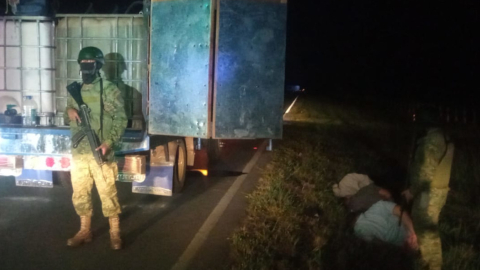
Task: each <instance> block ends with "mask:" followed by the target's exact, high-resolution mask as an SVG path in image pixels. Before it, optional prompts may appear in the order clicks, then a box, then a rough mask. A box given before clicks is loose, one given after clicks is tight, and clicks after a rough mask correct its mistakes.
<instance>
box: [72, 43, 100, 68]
mask: <svg viewBox="0 0 480 270" xmlns="http://www.w3.org/2000/svg"><path fill="white" fill-rule="evenodd" d="M82 60H96V62H97V63H99V64H100V65H99V66H98V68H100V67H101V66H102V65H103V64H105V58H104V57H103V53H102V51H101V50H100V49H99V48H97V47H85V48H83V49H81V50H80V52H79V53H78V59H77V61H78V63H79V64H80V62H81V61H82Z"/></svg>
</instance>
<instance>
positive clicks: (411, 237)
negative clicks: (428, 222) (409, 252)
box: [393, 205, 418, 249]
mask: <svg viewBox="0 0 480 270" xmlns="http://www.w3.org/2000/svg"><path fill="white" fill-rule="evenodd" d="M393 214H394V215H395V216H397V217H399V218H401V219H402V224H403V226H404V227H405V228H406V229H407V232H408V238H407V244H408V246H409V247H410V248H412V249H418V243H417V235H416V234H415V229H414V228H413V222H412V219H411V218H410V216H409V215H408V213H406V212H405V211H403V213H402V209H401V206H400V205H395V207H394V208H393Z"/></svg>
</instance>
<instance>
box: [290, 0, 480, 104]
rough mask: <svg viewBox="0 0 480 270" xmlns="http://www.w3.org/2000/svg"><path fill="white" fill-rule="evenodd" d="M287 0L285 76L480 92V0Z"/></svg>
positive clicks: (330, 86)
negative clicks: (426, 0) (429, 0)
mask: <svg viewBox="0 0 480 270" xmlns="http://www.w3.org/2000/svg"><path fill="white" fill-rule="evenodd" d="M418 2H420V1H373V0H362V1H334V0H323V1H309V0H296V1H290V2H289V14H288V15H289V25H288V26H289V28H288V30H289V31H288V43H287V44H288V52H287V81H288V82H289V83H295V82H298V83H300V84H304V85H305V86H306V87H307V88H310V89H311V90H313V91H320V92H325V93H328V92H331V91H334V92H336V93H339V92H340V93H345V94H351V95H355V94H361V95H371V96H383V97H391V98H408V99H423V100H425V99H437V100H447V99H448V100H450V99H461V100H468V99H471V98H472V97H473V96H474V95H475V94H476V92H477V91H479V90H480V89H479V83H478V78H479V76H478V74H479V71H480V70H479V63H480V62H479V61H480V57H479V52H478V50H479V48H480V47H479V37H478V36H479V33H480V27H479V15H480V14H479V2H480V1H470V2H461V1H448V2H449V3H453V2H455V4H454V5H453V4H441V3H440V1H435V2H434V3H432V4H427V3H424V4H419V3H418Z"/></svg>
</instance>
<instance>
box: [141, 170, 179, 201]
mask: <svg viewBox="0 0 480 270" xmlns="http://www.w3.org/2000/svg"><path fill="white" fill-rule="evenodd" d="M173 168H174V166H148V167H147V174H146V177H145V180H144V181H142V182H138V181H134V182H132V192H133V193H142V194H153V195H162V196H172V189H173Z"/></svg>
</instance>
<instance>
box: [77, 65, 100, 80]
mask: <svg viewBox="0 0 480 270" xmlns="http://www.w3.org/2000/svg"><path fill="white" fill-rule="evenodd" d="M80 72H81V73H82V81H83V83H84V84H91V83H92V82H93V81H94V80H95V79H96V78H97V65H96V63H95V62H93V63H80Z"/></svg>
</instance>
